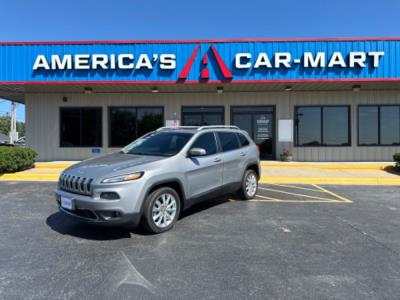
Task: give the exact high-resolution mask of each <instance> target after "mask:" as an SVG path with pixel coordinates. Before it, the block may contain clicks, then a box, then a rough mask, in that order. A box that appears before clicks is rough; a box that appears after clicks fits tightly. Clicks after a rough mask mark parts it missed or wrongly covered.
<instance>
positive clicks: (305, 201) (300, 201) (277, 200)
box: [249, 195, 347, 203]
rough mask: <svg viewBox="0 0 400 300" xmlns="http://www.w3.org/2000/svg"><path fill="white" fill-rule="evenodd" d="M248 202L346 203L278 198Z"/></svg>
mask: <svg viewBox="0 0 400 300" xmlns="http://www.w3.org/2000/svg"><path fill="white" fill-rule="evenodd" d="M257 197H262V196H261V195H257ZM249 202H274V203H284V202H287V203H347V202H344V201H340V200H329V201H328V200H291V199H290V200H280V199H275V200H268V199H252V200H249Z"/></svg>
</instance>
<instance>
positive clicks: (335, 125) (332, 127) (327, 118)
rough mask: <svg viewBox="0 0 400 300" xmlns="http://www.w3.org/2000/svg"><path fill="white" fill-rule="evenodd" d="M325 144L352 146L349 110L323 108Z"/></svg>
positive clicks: (343, 108)
mask: <svg viewBox="0 0 400 300" xmlns="http://www.w3.org/2000/svg"><path fill="white" fill-rule="evenodd" d="M322 113H323V117H322V119H323V124H322V128H323V135H322V139H323V141H322V142H323V144H324V145H327V146H329V145H338V146H344V145H349V144H350V133H349V108H348V107H323V110H322Z"/></svg>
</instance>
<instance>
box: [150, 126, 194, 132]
mask: <svg viewBox="0 0 400 300" xmlns="http://www.w3.org/2000/svg"><path fill="white" fill-rule="evenodd" d="M198 128H199V126H164V127H160V128H158V129H157V130H156V131H160V130H164V129H198Z"/></svg>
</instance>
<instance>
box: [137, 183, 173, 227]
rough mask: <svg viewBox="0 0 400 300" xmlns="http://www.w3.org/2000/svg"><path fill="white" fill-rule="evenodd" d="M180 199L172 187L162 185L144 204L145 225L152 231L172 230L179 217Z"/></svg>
mask: <svg viewBox="0 0 400 300" xmlns="http://www.w3.org/2000/svg"><path fill="white" fill-rule="evenodd" d="M179 212H180V199H179V195H178V193H177V192H176V191H175V190H174V189H172V188H170V187H161V188H159V189H156V190H155V191H154V192H152V193H151V194H150V195H148V196H147V198H146V202H145V205H144V225H145V226H146V228H147V229H148V230H149V231H150V232H152V233H161V232H165V231H168V230H170V229H171V228H172V227H173V226H174V224H175V222H176V220H177V219H178V217H179Z"/></svg>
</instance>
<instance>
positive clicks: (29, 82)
mask: <svg viewBox="0 0 400 300" xmlns="http://www.w3.org/2000/svg"><path fill="white" fill-rule="evenodd" d="M385 81H386V82H400V78H361V79H353V78H341V79H289V80H233V81H224V80H209V81H204V82H203V81H197V80H188V81H185V82H177V81H167V80H165V81H134V80H115V81H112V80H108V81H107V80H98V81H96V80H93V81H90V80H89V81H0V85H57V84H59V85H74V84H75V85H88V86H90V85H96V84H133V85H134V84H137V85H141V84H143V85H188V84H223V83H229V84H246V83H307V82H308V83H329V82H385Z"/></svg>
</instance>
